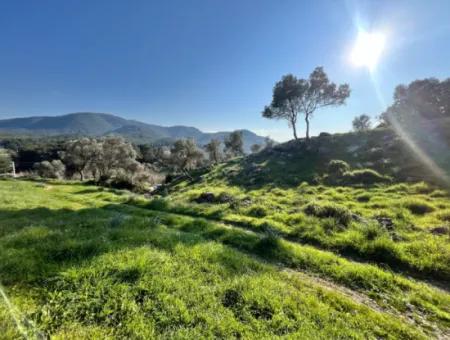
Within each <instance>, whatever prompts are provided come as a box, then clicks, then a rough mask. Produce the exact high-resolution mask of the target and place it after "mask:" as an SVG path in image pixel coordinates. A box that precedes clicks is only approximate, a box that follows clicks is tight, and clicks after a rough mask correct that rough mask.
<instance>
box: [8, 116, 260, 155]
mask: <svg viewBox="0 0 450 340" xmlns="http://www.w3.org/2000/svg"><path fill="white" fill-rule="evenodd" d="M0 132H3V133H14V134H22V135H29V136H56V135H58V136H61V135H74V136H90V137H94V136H104V135H120V136H123V137H125V138H126V139H128V140H130V141H131V142H134V143H140V144H145V143H163V142H170V141H174V140H175V139H181V138H193V139H195V140H196V141H197V143H198V144H199V145H205V144H207V143H208V142H209V141H210V140H211V139H213V138H217V139H219V140H223V139H224V138H225V137H226V136H228V135H229V132H213V133H208V132H202V131H200V130H199V129H197V128H194V127H189V126H181V125H180V126H171V127H165V126H159V125H154V124H147V123H143V122H139V121H136V120H128V119H124V118H121V117H118V116H115V115H111V114H106V113H93V112H79V113H71V114H66V115H62V116H54V117H45V116H42V117H27V118H12V119H3V120H0ZM242 132H243V141H244V148H245V150H246V151H247V152H248V151H249V150H250V147H251V145H253V144H263V143H264V137H261V136H258V135H256V134H255V133H253V132H251V131H248V130H242Z"/></svg>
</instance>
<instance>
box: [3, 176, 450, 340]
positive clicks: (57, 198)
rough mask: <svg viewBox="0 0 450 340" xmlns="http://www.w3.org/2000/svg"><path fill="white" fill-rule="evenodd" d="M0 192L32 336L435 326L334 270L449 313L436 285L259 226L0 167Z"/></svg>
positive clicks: (15, 287) (341, 331)
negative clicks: (11, 175) (14, 175)
mask: <svg viewBox="0 0 450 340" xmlns="http://www.w3.org/2000/svg"><path fill="white" fill-rule="evenodd" d="M0 193H1V195H0V203H1V206H2V209H1V211H0V225H1V226H2V229H1V233H0V250H1V251H0V274H1V277H2V283H3V284H4V285H5V286H4V290H5V292H6V294H8V297H9V298H10V299H11V301H12V302H13V304H14V306H15V308H16V309H17V310H19V311H20V317H19V318H18V319H17V320H18V322H19V323H20V324H21V326H22V330H24V331H26V332H27V334H28V336H29V337H31V338H33V337H39V336H40V337H54V338H186V337H187V338H207V337H220V338H232V337H243V338H252V337H255V336H257V337H270V338H276V337H279V336H280V335H282V336H286V337H293V338H300V337H303V336H305V335H307V336H308V337H309V336H312V337H317V338H321V337H324V338H335V337H343V338H348V337H350V338H367V337H368V338H371V337H377V336H378V337H387V336H392V337H396V338H405V339H406V338H408V339H411V338H424V337H426V336H427V335H432V334H433V333H431V331H430V330H429V328H427V327H424V326H421V325H420V324H417V325H413V324H409V323H406V322H404V321H403V317H402V316H400V315H397V314H393V312H392V313H391V312H390V313H387V312H384V311H383V310H382V309H375V308H371V307H368V306H366V305H365V304H364V303H363V302H361V301H358V300H356V299H355V300H353V299H352V298H351V296H349V295H347V293H345V294H344V293H342V292H340V290H339V288H338V287H339V286H338V285H339V284H343V285H345V286H348V287H353V288H354V289H358V290H360V291H361V292H366V293H367V294H368V293H369V292H371V294H373V296H376V297H377V298H376V299H379V301H385V302H383V303H384V306H385V307H384V308H390V307H389V306H391V305H394V306H396V308H403V306H404V304H405V302H404V301H414V304H417V305H418V306H420V309H417V311H415V312H419V311H420V313H421V317H422V316H423V317H426V318H429V320H430V322H436V324H440V323H441V322H445V321H444V320H445V318H446V312H445V306H446V305H448V302H449V301H450V300H449V298H448V296H447V295H446V294H444V293H442V292H440V291H436V290H433V289H432V288H430V287H427V286H425V285H419V284H417V283H415V282H414V281H409V280H408V279H405V278H403V277H400V276H398V275H396V274H392V273H388V272H384V271H383V270H382V269H379V268H377V267H375V266H371V265H367V264H358V263H353V262H350V261H347V260H345V259H342V258H339V257H338V256H336V255H334V254H332V253H328V252H323V251H320V250H316V249H313V248H311V247H306V246H301V245H298V244H294V243H291V242H287V241H285V240H283V239H282V238H280V237H278V236H277V235H276V233H274V232H273V231H271V230H269V229H267V228H266V229H265V231H264V233H263V235H257V234H253V233H248V232H245V231H242V230H239V229H237V228H230V227H226V226H224V225H222V224H220V223H214V222H209V221H205V220H201V219H193V218H191V217H188V216H185V215H173V214H167V213H162V212H154V211H152V210H149V209H145V207H144V206H141V205H140V204H137V203H138V202H139V200H133V201H129V204H124V203H125V202H127V196H126V195H120V196H119V195H117V194H115V193H113V192H112V191H109V190H104V191H99V190H98V189H97V188H95V187H88V186H85V185H62V184H56V183H48V184H44V185H39V186H36V185H35V183H33V182H20V181H2V183H1V185H0ZM25 194H26V195H25ZM43 202H45V203H43ZM134 202H136V204H135V203H134ZM43 204H45V206H47V207H51V209H48V208H45V207H44V206H43ZM153 204H155V203H153ZM158 204H159V203H158ZM280 266H281V267H284V268H290V270H289V271H288V270H280ZM299 268H303V269H304V270H306V271H308V272H309V271H310V272H312V273H316V275H320V276H322V277H324V278H325V277H326V278H328V279H331V280H333V281H334V282H336V283H335V284H336V285H337V286H336V287H337V288H336V289H335V290H332V289H330V288H329V287H328V286H327V285H325V284H323V283H322V282H321V281H318V280H316V279H314V277H313V276H308V275H306V274H302V273H300V272H296V271H294V269H299ZM42 282H45V285H43V284H42ZM400 288H401V289H400ZM378 290H379V292H378V293H377V291H378ZM373 303H375V302H373ZM430 306H432V308H431V307H430ZM412 308H415V307H414V305H413V307H412ZM392 310H393V309H392ZM16 315H19V314H16ZM431 320H434V321H431ZM436 320H439V323H438V321H436ZM0 325H1V326H2V332H3V333H2V334H3V335H4V336H6V337H7V338H8V337H12V338H17V337H20V336H21V335H20V334H19V331H18V329H17V328H16V324H15V323H14V321H13V319H12V317H11V315H10V314H9V312H8V310H7V309H6V305H4V304H3V303H0Z"/></svg>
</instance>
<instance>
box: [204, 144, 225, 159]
mask: <svg viewBox="0 0 450 340" xmlns="http://www.w3.org/2000/svg"><path fill="white" fill-rule="evenodd" d="M220 144H221V142H220V140H218V139H211V141H210V142H209V143H208V144H206V145H205V150H206V152H208V157H209V161H210V162H211V163H213V164H217V163H220V161H221V160H222V151H221V150H220Z"/></svg>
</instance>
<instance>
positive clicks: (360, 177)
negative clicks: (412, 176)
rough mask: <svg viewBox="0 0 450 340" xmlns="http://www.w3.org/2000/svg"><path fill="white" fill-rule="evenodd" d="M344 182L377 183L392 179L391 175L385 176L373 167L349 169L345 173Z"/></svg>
mask: <svg viewBox="0 0 450 340" xmlns="http://www.w3.org/2000/svg"><path fill="white" fill-rule="evenodd" d="M343 179H344V182H345V183H347V184H366V185H367V184H376V183H386V182H389V181H390V178H389V177H386V176H383V175H381V174H380V173H378V172H377V171H375V170H372V169H361V170H353V171H347V172H345V173H344V175H343Z"/></svg>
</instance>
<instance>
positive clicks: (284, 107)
mask: <svg viewBox="0 0 450 340" xmlns="http://www.w3.org/2000/svg"><path fill="white" fill-rule="evenodd" d="M349 96H350V87H349V86H348V84H342V85H339V86H337V85H336V84H335V83H332V82H330V80H329V79H328V76H327V74H326V73H325V71H324V70H323V67H316V68H315V69H314V71H313V72H312V73H311V74H310V75H309V78H308V79H298V78H297V77H295V76H294V75H292V74H287V75H285V76H283V77H282V78H281V80H280V81H279V82H277V83H276V84H275V86H274V88H273V96H272V102H271V103H270V105H268V106H266V107H265V108H264V110H263V112H262V116H263V117H265V118H269V119H285V120H287V121H288V124H289V126H290V127H291V128H292V129H293V133H294V138H295V139H297V138H298V137H297V130H296V124H297V118H298V115H299V114H303V115H304V116H305V121H306V139H309V119H310V118H311V117H312V115H313V113H314V112H315V111H316V110H317V109H319V108H321V107H326V106H338V105H343V104H344V103H345V100H346V99H347V98H348V97H349Z"/></svg>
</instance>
